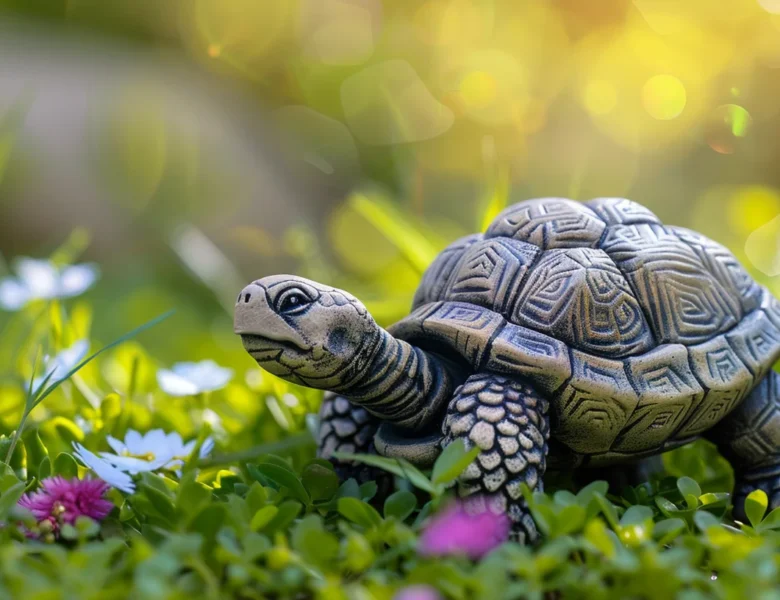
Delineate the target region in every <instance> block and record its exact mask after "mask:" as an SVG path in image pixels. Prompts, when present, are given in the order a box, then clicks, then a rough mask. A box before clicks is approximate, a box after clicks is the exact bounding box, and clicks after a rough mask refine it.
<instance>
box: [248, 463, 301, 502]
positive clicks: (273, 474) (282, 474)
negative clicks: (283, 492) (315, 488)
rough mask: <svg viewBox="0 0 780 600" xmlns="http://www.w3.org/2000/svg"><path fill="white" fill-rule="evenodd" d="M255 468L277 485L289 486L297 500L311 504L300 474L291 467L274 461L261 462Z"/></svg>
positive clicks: (281, 486)
mask: <svg viewBox="0 0 780 600" xmlns="http://www.w3.org/2000/svg"><path fill="white" fill-rule="evenodd" d="M255 469H256V470H257V471H258V472H259V473H260V474H261V475H263V477H266V478H268V480H269V481H271V482H273V483H274V484H275V485H276V486H277V487H279V488H287V489H288V490H289V491H290V494H291V495H292V497H293V498H295V499H296V500H300V501H301V502H303V503H304V504H311V497H310V496H309V493H308V492H307V491H306V488H305V487H304V486H303V484H302V483H301V480H300V479H298V476H297V475H296V474H295V473H293V472H292V471H291V470H289V468H284V467H282V466H280V465H277V464H273V463H259V464H257V465H255Z"/></svg>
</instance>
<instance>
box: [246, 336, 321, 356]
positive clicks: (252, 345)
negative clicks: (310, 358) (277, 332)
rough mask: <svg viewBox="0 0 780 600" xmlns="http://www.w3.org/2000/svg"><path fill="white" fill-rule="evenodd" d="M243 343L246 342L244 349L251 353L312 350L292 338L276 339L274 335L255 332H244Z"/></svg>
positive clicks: (303, 351)
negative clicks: (267, 335) (268, 335)
mask: <svg viewBox="0 0 780 600" xmlns="http://www.w3.org/2000/svg"><path fill="white" fill-rule="evenodd" d="M241 343H243V344H244V349H245V350H246V351H247V352H249V354H253V353H255V352H257V353H265V352H280V351H282V352H283V351H285V350H290V351H292V352H295V353H297V354H302V353H305V352H311V348H304V347H303V346H300V345H298V344H296V343H295V342H294V341H292V340H289V339H276V338H272V337H266V336H263V335H257V334H254V333H252V334H248V333H245V334H242V335H241Z"/></svg>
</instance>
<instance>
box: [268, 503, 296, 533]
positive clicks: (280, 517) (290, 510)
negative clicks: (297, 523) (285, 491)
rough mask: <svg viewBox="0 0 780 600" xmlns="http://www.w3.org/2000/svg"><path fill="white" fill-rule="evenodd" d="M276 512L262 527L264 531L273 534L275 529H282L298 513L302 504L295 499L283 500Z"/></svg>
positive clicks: (285, 527)
mask: <svg viewBox="0 0 780 600" xmlns="http://www.w3.org/2000/svg"><path fill="white" fill-rule="evenodd" d="M278 509H279V510H278V512H277V513H276V515H274V517H273V518H272V519H271V521H270V522H269V523H268V524H267V525H266V526H265V527H264V531H265V533H267V534H268V535H273V534H274V533H276V532H277V531H284V530H285V529H287V527H288V526H289V525H290V523H292V522H293V521H294V520H295V518H296V517H297V516H298V515H299V514H300V512H301V510H302V509H303V506H302V505H301V503H300V502H296V501H295V500H285V501H284V502H282V503H281V504H280V505H279V507H278Z"/></svg>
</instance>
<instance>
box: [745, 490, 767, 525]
mask: <svg viewBox="0 0 780 600" xmlns="http://www.w3.org/2000/svg"><path fill="white" fill-rule="evenodd" d="M768 504H769V499H768V498H767V496H766V492H765V491H764V490H753V491H752V492H750V494H748V497H747V498H745V514H746V515H747V518H748V521H750V524H751V525H752V526H753V527H758V525H759V524H760V523H761V519H763V518H764V514H766V508H767V505H768Z"/></svg>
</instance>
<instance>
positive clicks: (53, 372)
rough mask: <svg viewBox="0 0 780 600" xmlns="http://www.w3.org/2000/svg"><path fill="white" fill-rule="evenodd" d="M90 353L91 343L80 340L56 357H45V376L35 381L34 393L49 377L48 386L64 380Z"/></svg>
mask: <svg viewBox="0 0 780 600" xmlns="http://www.w3.org/2000/svg"><path fill="white" fill-rule="evenodd" d="M88 351H89V342H88V341H87V340H79V341H78V342H76V343H75V344H73V345H72V346H71V347H70V348H66V349H65V350H62V351H60V352H59V353H57V355H56V356H53V357H49V356H47V357H45V358H44V368H43V374H42V375H41V376H39V377H36V378H35V379H34V380H33V391H36V390H38V388H39V387H40V385H41V384H42V383H43V382H44V380H45V379H46V378H47V377H49V381H48V382H47V384H46V385H47V386H49V385H51V384H53V383H55V382H57V381H59V380H61V379H64V378H65V376H66V375H67V374H68V373H70V372H71V371H72V370H73V369H74V368H75V367H76V365H78V364H79V363H80V362H81V361H82V360H84V357H85V356H86V355H87V352H88Z"/></svg>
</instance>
